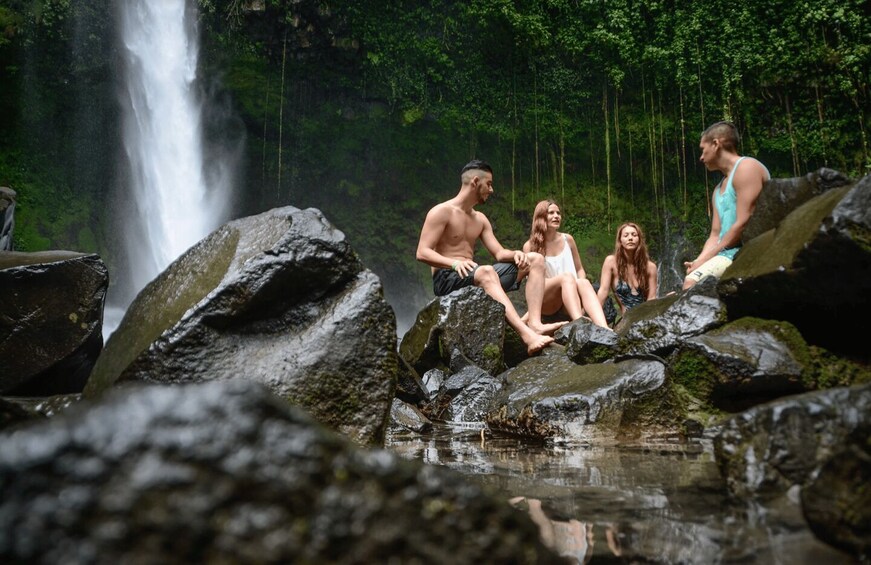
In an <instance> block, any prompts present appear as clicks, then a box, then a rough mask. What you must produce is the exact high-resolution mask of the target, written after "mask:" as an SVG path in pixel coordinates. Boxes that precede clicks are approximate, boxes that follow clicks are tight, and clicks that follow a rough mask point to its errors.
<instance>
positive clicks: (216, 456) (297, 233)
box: [0, 207, 558, 563]
mask: <svg viewBox="0 0 871 565" xmlns="http://www.w3.org/2000/svg"><path fill="white" fill-rule="evenodd" d="M107 286H108V275H107V270H106V268H105V266H104V265H103V263H102V261H101V260H100V258H99V257H97V256H95V255H85V254H79V253H69V252H47V253H42V254H32V253H31V254H26V253H15V252H11V251H8V252H0V287H2V288H3V289H4V292H2V293H0V312H2V313H3V315H2V316H0V330H2V331H3V334H4V339H2V340H0V394H2V395H3V397H2V399H0V426H2V427H3V428H5V429H6V431H5V432H4V433H0V561H4V562H6V561H8V562H37V561H38V562H56V561H64V562H69V563H85V562H88V563H95V562H96V563H117V562H119V561H167V562H190V561H258V562H297V561H300V562H331V563H361V562H374V561H380V560H387V561H389V560H391V559H401V560H403V561H419V562H425V561H439V562H441V561H447V560H449V559H459V560H461V561H464V562H466V561H467V562H480V561H494V562H511V563H514V562H527V563H539V562H544V563H548V562H558V559H557V557H556V555H555V554H553V553H552V552H551V551H550V550H549V549H548V548H546V547H545V546H544V545H543V544H542V543H541V541H540V540H539V538H538V532H537V529H536V527H535V525H534V524H533V523H532V522H531V521H530V520H529V519H528V518H527V516H526V515H525V514H523V513H521V512H519V511H517V510H515V509H513V508H512V507H511V506H510V505H509V504H508V503H507V501H505V500H503V499H502V498H501V497H500V496H498V495H496V494H494V493H493V492H490V491H489V490H487V489H486V488H482V487H480V486H478V485H476V484H474V483H473V482H471V481H470V480H469V479H467V478H465V477H462V476H461V475H459V474H457V473H455V472H452V471H449V470H447V469H441V468H434V467H430V466H425V465H423V464H421V463H419V462H409V461H404V460H402V459H401V458H400V457H399V456H397V455H395V454H392V453H388V452H385V451H381V450H377V449H372V448H377V447H379V446H381V445H383V441H384V434H385V430H386V427H387V422H388V417H389V414H390V407H391V403H392V401H393V400H394V395H395V387H396V380H397V373H398V366H399V361H398V355H397V352H396V341H397V340H396V321H395V317H394V314H393V311H392V310H391V309H390V307H389V306H388V304H387V303H386V301H385V300H384V296H383V290H382V287H381V283H380V281H379V280H378V278H377V277H376V276H375V275H374V274H373V273H372V272H371V271H369V270H368V269H365V268H364V267H363V265H362V263H361V262H360V260H359V258H358V256H357V255H356V253H355V252H354V251H353V250H352V249H351V247H350V245H349V244H348V242H347V241H346V239H345V237H344V234H342V232H340V231H339V230H337V229H335V228H334V227H333V226H332V225H330V224H329V222H327V221H326V220H325V219H324V217H323V216H322V214H321V213H320V212H318V211H317V210H311V209H309V210H299V209H296V208H292V207H287V208H281V209H276V210H272V211H269V212H266V213H264V214H260V215H258V216H253V217H249V218H243V219H240V220H236V221H233V222H230V223H228V224H226V225H225V226H223V227H221V228H220V229H218V230H217V231H215V232H214V233H212V234H211V235H210V236H208V237H207V238H206V239H204V240H203V241H201V242H200V243H199V244H197V245H196V246H194V247H193V248H191V249H190V250H189V251H188V252H186V253H185V254H184V255H183V256H182V257H180V258H179V259H178V260H177V261H175V262H174V263H173V264H172V265H171V266H170V267H169V268H168V269H167V270H166V271H164V272H163V273H162V274H161V275H160V276H159V277H158V278H157V279H155V280H154V281H153V282H151V283H150V284H149V285H148V286H147V287H146V288H145V289H144V290H143V291H142V292H141V293H140V294H139V295H138V297H137V298H136V300H135V301H134V302H133V303H132V304H131V306H130V307H129V308H128V310H127V312H126V314H125V317H124V319H123V320H122V321H121V323H120V325H119V327H118V328H117V329H116V330H115V332H114V333H113V334H112V336H111V337H110V338H109V340H108V342H107V343H106V344H105V347H103V341H102V337H101V327H102V311H103V303H104V301H105V294H106V289H107ZM5 336H8V337H5ZM303 410H304V411H305V413H303ZM46 417H48V418H46ZM46 540H51V542H50V543H46Z"/></svg>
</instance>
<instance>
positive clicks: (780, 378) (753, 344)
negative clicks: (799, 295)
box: [669, 318, 810, 412]
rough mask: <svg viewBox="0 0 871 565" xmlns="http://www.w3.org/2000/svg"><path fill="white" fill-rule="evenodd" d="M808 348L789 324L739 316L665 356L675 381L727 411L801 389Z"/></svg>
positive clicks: (681, 345)
mask: <svg viewBox="0 0 871 565" xmlns="http://www.w3.org/2000/svg"><path fill="white" fill-rule="evenodd" d="M809 359H810V354H809V350H808V347H807V344H806V343H805V342H804V340H803V339H802V337H801V334H799V333H798V331H797V330H796V329H795V327H793V326H792V325H791V324H789V323H786V322H775V321H771V320H760V319H758V318H742V319H740V320H737V321H735V322H732V323H730V324H727V325H725V326H723V327H721V328H717V329H715V330H712V331H710V332H708V333H705V334H702V335H699V336H695V337H691V338H689V339H687V340H686V341H684V342H683V343H681V344H680V345H679V346H678V347H677V349H676V350H675V352H674V353H673V354H672V355H671V357H670V358H669V366H670V367H671V371H672V375H673V377H674V382H675V383H676V384H680V385H682V386H684V387H685V388H686V389H687V391H689V392H690V394H692V395H693V396H694V397H695V398H699V399H702V400H704V401H705V402H707V403H708V404H710V405H712V406H714V407H715V408H718V409H720V410H725V411H728V412H738V411H740V410H744V409H746V408H749V407H750V406H755V405H756V404H762V403H763V402H766V401H768V400H772V399H774V398H778V397H781V396H786V395H789V394H795V393H798V392H804V391H805V390H807V386H808V385H809V384H810V383H805V381H804V377H805V375H806V374H807V373H808V372H809V371H808V369H806V367H807V366H808V365H809Z"/></svg>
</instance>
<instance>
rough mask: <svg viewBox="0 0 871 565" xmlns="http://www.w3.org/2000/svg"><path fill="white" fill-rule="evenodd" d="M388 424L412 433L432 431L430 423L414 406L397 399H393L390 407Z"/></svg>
mask: <svg viewBox="0 0 871 565" xmlns="http://www.w3.org/2000/svg"><path fill="white" fill-rule="evenodd" d="M390 422H391V425H393V426H399V427H401V428H404V429H406V430H410V431H412V432H418V433H422V432H425V431H427V430H430V429H432V422H430V420H429V418H427V417H426V416H424V415H423V413H422V412H421V411H420V410H418V409H417V407H416V406H413V405H411V404H408V403H407V402H403V401H401V400H399V399H398V398H394V399H393V403H392V404H391V406H390Z"/></svg>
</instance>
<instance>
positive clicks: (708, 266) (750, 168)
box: [683, 122, 771, 290]
mask: <svg viewBox="0 0 871 565" xmlns="http://www.w3.org/2000/svg"><path fill="white" fill-rule="evenodd" d="M699 149H701V151H702V156H701V157H700V158H699V160H700V161H701V162H702V163H704V165H705V168H707V169H708V170H709V171H720V172H721V173H723V180H721V181H720V183H719V184H718V185H717V187H716V188H715V189H714V195H713V204H714V206H713V210H714V216H713V218H711V234H710V236H708V240H707V241H706V242H705V245H704V247H702V251H701V253H699V256H698V257H696V258H695V260H694V261H688V262H685V263H684V267H686V270H687V271H686V272H687V276H686V278H685V279H684V283H683V288H684V290H686V289H688V288H690V287H692V286H693V285H695V284H696V283H697V282H699V281H700V280H702V279H703V278H705V277H710V276H714V277H721V276H722V275H723V273H724V272H725V271H726V268H727V267H728V266H729V265H731V264H732V259H733V258H734V257H735V254H736V253H738V250H739V249H741V233H742V232H743V231H744V227H745V226H746V225H747V221H748V220H749V219H750V216H751V215H752V214H753V210H754V209H755V208H756V200H757V199H758V198H759V193H760V192H762V185H763V184H765V182H766V181H767V180H768V179H769V178H771V175H770V174H769V173H768V169H767V168H765V165H763V164H762V163H760V162H759V161H757V160H756V159H753V158H752V157H741V156H740V155H738V130H737V129H736V128H735V125H734V124H732V123H730V122H717V123H715V124H714V125H712V126H711V127H709V128H708V129H706V130H705V131H704V132H703V133H702V139H701V142H700V143H699ZM739 165H740V166H739Z"/></svg>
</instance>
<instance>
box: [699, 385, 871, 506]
mask: <svg viewBox="0 0 871 565" xmlns="http://www.w3.org/2000/svg"><path fill="white" fill-rule="evenodd" d="M869 437H871V384H866V385H861V386H854V387H843V388H833V389H829V390H825V391H817V392H809V393H805V394H801V395H797V396H792V397H788V398H784V399H781V400H777V401H774V402H771V403H768V404H763V405H760V406H756V407H754V408H752V409H750V410H747V411H745V412H742V413H741V414H739V415H737V416H735V417H733V418H731V419H729V420H727V421H726V422H725V423H723V425H722V428H721V431H720V433H719V434H718V435H717V437H716V438H715V439H714V451H715V454H716V456H717V464H718V465H719V466H720V470H721V472H722V475H723V476H724V477H725V479H726V483H727V485H728V487H729V491H730V493H731V494H732V495H734V496H736V497H738V498H742V499H753V498H757V499H760V500H764V499H772V498H776V497H778V496H781V495H783V494H785V493H786V491H788V490H789V489H790V488H792V487H793V486H799V487H801V486H804V485H806V484H808V483H809V482H810V481H811V480H812V479H813V478H814V477H815V476H817V475H818V474H819V473H820V469H821V468H822V467H823V466H824V465H826V464H827V463H828V462H829V461H830V460H831V459H832V457H833V456H834V455H835V452H834V451H833V450H837V451H840V450H842V449H844V448H846V447H847V446H849V445H851V444H853V443H858V444H860V447H861V444H863V443H864V444H866V445H865V447H866V448H867V441H868V438H869Z"/></svg>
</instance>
